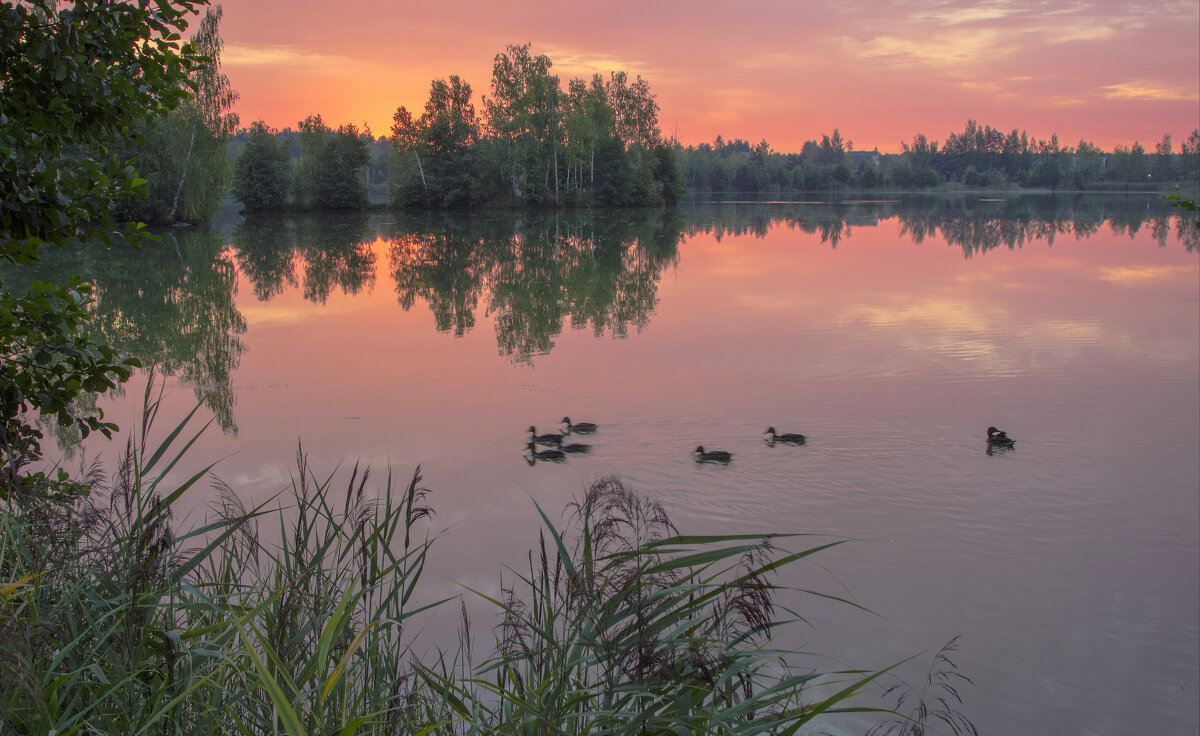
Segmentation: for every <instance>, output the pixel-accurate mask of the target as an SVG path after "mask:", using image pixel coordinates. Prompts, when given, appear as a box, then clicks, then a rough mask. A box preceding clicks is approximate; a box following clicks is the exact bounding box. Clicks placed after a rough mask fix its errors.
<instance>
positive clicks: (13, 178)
mask: <svg viewBox="0 0 1200 736" xmlns="http://www.w3.org/2000/svg"><path fill="white" fill-rule="evenodd" d="M203 5H204V2H193V1H191V0H160V1H158V2H155V3H154V4H153V5H151V4H150V3H144V2H141V3H127V2H111V1H110V0H76V2H75V3H73V5H72V6H71V7H69V8H62V9H59V8H58V7H57V3H55V2H54V0H21V1H20V2H15V1H11V0H10V1H5V2H0V18H3V23H0V89H2V90H3V94H0V258H3V259H5V260H8V261H11V262H14V263H18V264H25V265H28V264H30V263H33V262H35V261H36V260H37V259H38V247H39V246H40V245H41V244H42V243H54V244H56V245H64V244H68V243H75V244H78V243H82V242H84V241H87V240H89V239H99V240H100V241H101V242H103V243H105V244H111V243H115V242H122V241H129V242H136V241H137V240H138V239H139V237H138V236H139V233H140V229H141V226H140V225H138V224H136V223H134V224H129V225H128V226H126V227H125V228H124V229H118V228H117V226H116V225H115V224H114V218H113V215H112V209H113V205H114V203H115V202H117V201H118V200H120V199H122V198H124V197H128V196H131V195H134V194H136V193H139V192H140V193H144V191H145V180H143V179H141V178H140V177H138V175H137V172H136V171H135V170H134V169H133V167H131V166H129V165H128V162H127V161H126V160H122V159H121V158H119V157H118V156H117V155H115V153H116V152H117V151H118V150H120V149H122V148H126V147H128V146H129V145H130V144H132V143H133V138H134V135H135V125H136V124H137V123H139V122H140V121H144V120H147V119H149V118H151V117H153V116H155V115H158V114H161V113H162V112H164V111H168V110H171V109H173V108H175V107H176V106H178V105H179V104H180V103H181V102H182V101H183V100H184V99H185V98H186V97H187V96H188V94H189V92H190V91H191V90H194V82H193V81H192V80H191V79H190V78H189V74H190V73H192V72H194V71H196V70H198V69H199V68H200V65H201V63H202V61H203V60H202V58H201V56H200V55H199V54H198V53H197V52H196V51H195V49H194V48H193V47H192V46H191V45H190V44H182V43H181V41H180V35H179V31H180V30H183V29H185V28H186V26H187V20H186V16H187V14H188V13H189V12H193V11H194V10H195V8H196V7H198V6H203ZM90 300H91V290H90V287H89V286H88V285H87V284H84V283H82V282H80V281H78V280H72V281H71V282H70V283H68V284H67V285H66V286H57V287H55V286H51V285H49V284H44V283H35V284H34V285H33V286H32V288H31V290H30V292H29V293H28V294H24V295H17V294H14V293H12V292H11V291H10V290H9V289H8V288H7V287H6V286H4V285H3V284H0V460H3V461H4V463H5V466H6V471H7V472H6V474H5V478H4V481H3V482H0V486H2V487H8V486H10V484H11V482H12V481H13V480H14V478H13V475H14V474H15V471H16V468H17V467H19V465H20V464H21V462H22V461H23V460H27V459H29V458H31V457H37V456H39V455H40V447H39V445H38V440H39V439H40V438H41V433H40V432H39V431H38V430H37V429H36V428H35V427H34V426H33V425H32V422H31V417H30V414H31V413H32V412H41V413H43V414H47V415H50V416H54V417H55V418H56V419H57V421H58V422H60V423H61V424H63V425H76V426H78V427H79V428H80V429H81V431H82V432H83V433H85V434H86V433H87V432H88V431H90V430H99V431H101V432H104V433H106V434H107V433H109V432H111V430H112V429H113V428H114V425H112V424H110V423H107V422H105V421H104V420H103V413H102V412H101V411H100V410H99V409H98V408H93V409H82V408H80V407H79V406H78V405H77V404H76V403H75V402H74V399H75V398H76V397H78V396H79V395H80V394H82V393H85V392H98V391H102V390H105V389H108V388H111V387H113V386H115V385H116V384H118V383H120V382H122V381H124V380H126V379H127V378H128V377H129V376H130V373H131V368H132V366H133V365H135V361H133V360H132V359H129V358H126V357H125V356H122V355H120V354H118V353H117V352H116V351H114V350H112V349H111V348H109V347H107V346H105V345H102V344H100V343H98V342H97V341H96V340H95V339H94V338H93V337H92V334H91V331H90V327H89V320H88V307H89V304H90Z"/></svg>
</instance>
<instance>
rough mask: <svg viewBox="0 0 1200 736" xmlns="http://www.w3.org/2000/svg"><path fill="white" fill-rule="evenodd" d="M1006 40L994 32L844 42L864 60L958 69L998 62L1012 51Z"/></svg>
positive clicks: (890, 37) (980, 31)
mask: <svg viewBox="0 0 1200 736" xmlns="http://www.w3.org/2000/svg"><path fill="white" fill-rule="evenodd" d="M1004 41H1005V34H1003V33H1002V32H1000V31H999V30H993V29H980V30H975V31H966V32H961V31H960V32H955V33H947V34H936V35H934V36H932V37H925V38H922V39H920V40H917V39H913V38H905V37H902V36H876V37H874V38H872V39H870V40H869V41H864V42H858V41H855V40H854V39H850V38H845V39H843V43H844V45H845V47H846V49H847V51H848V52H849V53H850V54H852V55H855V56H858V57H861V58H866V59H888V60H889V61H891V62H892V63H904V62H909V63H917V64H934V65H937V66H955V67H958V66H962V65H964V64H974V63H975V62H983V61H995V59H996V57H997V56H1000V55H1006V54H1007V53H1008V52H1009V51H1011V50H1012V49H1009V48H1006V44H1005V42H1004Z"/></svg>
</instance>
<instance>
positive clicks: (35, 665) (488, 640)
mask: <svg viewBox="0 0 1200 736" xmlns="http://www.w3.org/2000/svg"><path fill="white" fill-rule="evenodd" d="M158 406H159V403H158V399H157V398H154V397H153V396H151V394H150V392H149V391H148V393H147V399H146V402H145V417H146V419H145V420H144V422H143V426H142V427H141V430H140V433H139V435H138V436H139V437H140V440H139V441H136V442H135V441H131V442H130V443H129V445H128V446H127V449H126V451H125V453H124V456H123V458H122V460H121V462H120V464H119V467H118V468H117V469H116V471H115V472H114V473H113V474H112V476H111V477H109V478H102V477H101V476H100V474H99V473H98V471H96V470H95V469H93V470H92V471H91V472H90V473H87V474H85V475H84V476H82V477H81V478H80V479H78V480H76V481H73V480H70V479H69V478H67V477H66V476H65V475H64V474H56V475H53V476H46V475H41V474H32V475H31V474H24V475H21V476H20V481H19V482H13V483H10V484H9V485H8V486H7V487H6V489H5V491H4V498H3V508H2V509H0V606H2V609H0V610H3V615H2V616H0V651H2V655H0V681H3V682H4V683H5V687H4V688H0V733H21V734H73V733H124V734H148V733H155V734H160V733H161V734H191V733H197V734H199V733H205V734H207V733H229V734H290V735H293V736H298V735H299V734H351V733H371V734H476V733H555V734H584V733H794V732H796V731H797V730H798V729H800V728H801V727H802V726H803V725H804V724H806V723H808V722H810V721H811V720H812V719H813V718H815V717H817V716H818V715H821V714H827V713H835V712H839V711H847V710H859V708H856V707H854V706H853V705H851V704H849V703H848V702H847V699H848V698H850V697H851V696H853V695H855V694H857V693H859V692H861V691H862V690H863V689H864V688H865V687H866V686H868V684H869V683H871V682H872V681H873V680H875V679H876V678H877V677H879V676H880V675H881V674H882V673H880V672H860V671H840V672H819V671H813V670H812V669H810V668H808V667H806V666H805V664H806V663H805V662H804V661H803V660H801V659H800V658H799V657H798V656H797V655H795V654H793V653H789V652H785V651H777V650H773V649H771V648H770V640H771V634H772V632H773V631H775V630H776V629H777V628H778V627H780V626H782V625H784V624H786V623H788V622H790V621H793V620H796V619H797V618H799V614H798V613H797V612H795V611H790V610H785V609H782V608H780V607H779V606H778V605H777V603H776V593H777V592H778V588H777V587H776V585H775V584H774V583H773V577H774V573H775V572H776V571H777V570H779V569H780V568H781V567H783V566H786V565H792V564H797V563H800V562H801V561H803V560H805V558H807V557H809V556H811V555H813V554H816V553H818V552H820V551H822V550H824V549H827V548H828V547H831V546H834V545H835V544H836V543H826V542H823V543H819V544H811V543H809V542H808V540H807V539H806V538H805V537H803V536H798V535H773V536H767V537H761V536H755V537H747V536H721V537H693V536H685V535H681V534H680V533H679V531H678V530H677V529H676V528H675V526H674V525H673V524H672V523H671V521H670V519H669V518H668V517H667V514H666V512H665V511H664V510H663V508H662V507H661V506H659V505H658V504H656V503H654V502H652V501H648V500H646V499H643V498H640V497H638V496H637V495H635V494H634V493H632V492H631V491H630V490H629V489H628V488H626V487H625V486H624V485H623V484H622V483H621V482H619V481H617V480H615V479H612V478H604V479H600V480H598V481H596V482H595V483H594V484H593V485H592V486H591V487H590V488H589V489H588V491H587V492H586V493H585V495H584V496H583V497H582V498H579V499H577V500H576V502H574V503H573V504H572V505H571V506H570V508H569V514H568V519H569V520H568V522H566V523H565V524H563V525H561V528H560V527H559V526H555V525H554V524H553V523H551V521H550V518H549V516H548V515H547V514H546V513H545V512H544V511H543V510H542V509H540V508H537V507H536V506H535V507H534V508H533V509H531V513H538V514H539V515H540V516H541V518H542V521H543V531H542V534H541V535H540V538H539V540H537V544H536V545H534V546H533V548H532V550H531V553H530V555H529V563H528V566H527V569H526V570H525V571H524V572H523V573H522V574H514V575H512V576H511V577H510V579H508V580H507V581H506V582H505V585H504V588H503V592H502V594H501V595H499V596H495V597H491V598H488V600H489V601H490V603H491V605H493V606H494V607H495V610H496V612H497V613H498V614H500V618H501V621H502V623H501V624H500V625H499V626H498V627H497V628H496V629H495V630H494V631H487V632H485V633H484V634H483V639H482V640H481V641H479V642H475V641H473V640H474V639H477V638H478V637H479V636H480V634H479V633H477V632H476V631H475V630H474V629H473V628H472V626H471V622H470V621H468V620H467V618H466V614H465V606H461V603H460V602H457V601H453V600H446V601H439V602H432V603H424V604H421V605H420V606H418V604H417V603H416V601H418V600H420V596H419V595H416V593H417V592H418V591H419V590H420V581H421V574H422V570H423V569H424V566H425V561H426V559H427V558H428V555H429V554H430V551H431V549H432V548H433V547H434V546H435V544H436V539H429V538H426V537H424V536H422V535H421V533H420V532H419V529H422V528H424V525H423V524H420V523H419V522H421V520H422V519H425V518H427V517H429V516H430V515H431V514H432V513H433V509H432V508H431V506H430V503H429V502H430V492H429V491H428V490H427V489H425V488H423V487H422V485H421V475H420V470H419V468H418V469H417V471H416V472H414V473H413V475H412V476H411V478H408V479H407V480H406V481H404V482H398V481H397V479H396V478H394V477H392V476H391V475H390V474H389V475H388V476H387V477H386V478H384V479H382V481H380V482H376V481H375V479H374V478H373V477H371V475H370V473H368V472H366V471H360V469H358V468H355V469H354V471H353V472H352V473H351V477H350V481H349V483H348V484H347V485H345V486H342V485H338V486H336V487H335V486H334V485H333V483H332V481H331V479H330V478H324V479H322V478H320V477H318V476H317V475H316V474H315V473H314V472H313V470H312V469H311V468H309V467H308V466H307V463H306V460H305V457H304V455H303V453H302V452H301V453H299V454H298V458H297V469H296V474H295V476H294V481H293V482H292V484H291V487H290V488H288V489H287V490H286V491H285V492H284V493H281V494H280V495H279V496H278V497H276V498H275V499H274V500H273V501H271V502H270V503H269V504H266V505H264V506H261V507H257V508H250V509H247V508H244V507H243V506H242V504H241V503H240V501H239V500H238V497H237V494H236V492H235V491H236V489H230V488H226V489H224V491H223V492H222V493H221V495H220V499H221V501H220V504H219V506H220V508H219V509H217V510H215V511H214V514H213V518H212V519H211V521H209V522H207V523H205V524H202V525H200V526H198V527H196V528H190V529H179V528H176V526H175V524H174V523H173V519H172V515H171V507H172V504H173V503H175V502H176V501H177V500H178V499H179V498H180V497H181V496H183V495H184V494H185V493H187V492H188V491H189V489H190V488H192V487H193V486H194V485H195V484H196V483H198V482H200V481H201V480H202V479H203V478H205V477H206V475H207V472H208V470H209V468H204V469H203V470H201V471H200V472H198V473H196V474H195V475H193V476H192V477H191V478H189V479H187V480H186V481H184V482H183V483H180V484H178V485H175V486H172V487H169V488H168V487H164V485H163V482H162V481H161V479H162V478H163V477H164V476H165V475H166V474H167V473H168V471H170V470H171V469H173V468H175V467H177V466H178V464H179V463H180V461H181V460H182V459H183V457H184V456H185V455H186V453H187V450H188V447H189V446H190V445H191V443H192V441H194V437H195V433H192V434H189V432H190V430H189V429H188V427H187V424H188V420H187V419H185V420H184V422H183V423H181V424H180V425H179V426H178V427H175V428H174V429H173V430H172V431H171V432H169V433H168V434H167V435H166V437H165V439H163V440H161V441H160V442H157V443H149V442H148V441H147V438H148V437H150V436H151V435H153V434H154V429H153V420H154V416H155V414H156V412H157V408H158ZM194 413H195V412H193V414H194ZM189 419H190V417H189ZM200 431H203V430H202V429H201V430H200ZM10 477H15V476H10ZM267 540H279V541H267ZM467 595H483V594H481V593H471V592H468V593H467ZM846 605H853V604H850V603H846ZM431 606H440V607H441V608H442V614H441V615H453V616H458V615H460V614H459V611H460V609H461V611H463V613H462V614H461V615H462V619H463V620H462V624H461V626H460V629H459V642H458V646H457V647H456V648H453V649H451V650H449V651H441V650H433V649H432V647H429V646H427V645H425V644H424V643H423V642H420V641H417V640H414V637H413V635H412V634H411V633H410V629H409V624H410V622H411V621H412V617H413V616H414V615H417V614H420V613H422V612H423V611H426V610H427V609H428V608H429V607H431ZM430 651H432V652H433V653H430ZM480 651H486V652H487V653H486V654H485V655H483V656H480V657H479V658H478V659H477V658H476V655H475V654H473V652H480ZM818 693H819V695H818Z"/></svg>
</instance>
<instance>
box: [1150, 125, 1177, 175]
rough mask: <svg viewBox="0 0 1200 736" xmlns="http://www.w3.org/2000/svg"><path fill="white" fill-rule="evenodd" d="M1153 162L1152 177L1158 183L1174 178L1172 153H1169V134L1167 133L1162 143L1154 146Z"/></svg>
mask: <svg viewBox="0 0 1200 736" xmlns="http://www.w3.org/2000/svg"><path fill="white" fill-rule="evenodd" d="M1154 153H1155V159H1156V160H1155V162H1154V175H1155V176H1156V177H1158V179H1159V180H1160V181H1164V182H1166V181H1171V180H1173V179H1174V178H1175V162H1174V160H1173V159H1174V153H1173V152H1172V151H1171V134H1170V133H1167V134H1165V135H1164V136H1163V137H1162V141H1160V142H1159V143H1157V144H1155V146H1154Z"/></svg>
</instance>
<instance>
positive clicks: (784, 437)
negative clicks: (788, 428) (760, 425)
mask: <svg viewBox="0 0 1200 736" xmlns="http://www.w3.org/2000/svg"><path fill="white" fill-rule="evenodd" d="M763 434H769V435H771V439H770V442H771V443H775V442H787V443H789V444H793V445H803V444H804V442H805V439H806V438H805V436H804V435H802V434H792V433H791V432H788V433H787V434H775V428H774V427H767V431H766V432H764V433H763Z"/></svg>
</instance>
